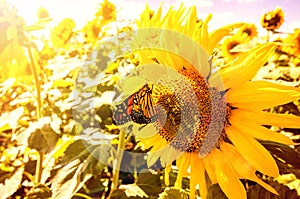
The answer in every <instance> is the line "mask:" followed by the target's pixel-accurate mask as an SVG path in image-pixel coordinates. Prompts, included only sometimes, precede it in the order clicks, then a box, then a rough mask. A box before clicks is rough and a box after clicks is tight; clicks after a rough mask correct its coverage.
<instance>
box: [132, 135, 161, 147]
mask: <svg viewBox="0 0 300 199" xmlns="http://www.w3.org/2000/svg"><path fill="white" fill-rule="evenodd" d="M139 141H140V142H139V143H138V145H139V146H143V147H144V148H145V149H148V148H150V147H152V146H153V145H154V144H156V143H161V142H162V143H163V142H164V140H163V139H162V138H161V137H160V135H159V134H156V135H154V136H153V137H149V138H146V139H143V138H139Z"/></svg>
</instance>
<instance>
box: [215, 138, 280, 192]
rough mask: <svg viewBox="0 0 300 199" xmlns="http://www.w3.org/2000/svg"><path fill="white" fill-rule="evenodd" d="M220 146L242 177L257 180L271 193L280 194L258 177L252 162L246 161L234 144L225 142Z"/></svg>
mask: <svg viewBox="0 0 300 199" xmlns="http://www.w3.org/2000/svg"><path fill="white" fill-rule="evenodd" d="M220 147H221V150H222V151H223V152H224V155H226V157H227V158H228V159H229V160H231V165H232V166H233V169H234V170H235V171H236V172H237V173H238V175H239V177H240V178H245V179H249V180H252V181H254V182H257V183H259V184H260V185H261V186H262V187H264V188H265V189H267V190H268V191H270V192H271V193H273V194H277V195H278V193H277V192H276V190H275V189H274V188H272V187H271V186H270V185H268V184H267V183H265V182H264V181H262V180H261V179H259V178H258V177H257V175H256V174H255V172H256V170H255V168H254V167H253V166H252V165H251V164H250V162H248V161H246V160H245V159H244V158H243V157H242V156H241V154H240V153H239V152H238V151H237V150H236V148H235V147H234V146H233V145H231V144H229V143H225V142H223V143H221V146H220Z"/></svg>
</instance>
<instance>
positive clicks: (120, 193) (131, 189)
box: [111, 184, 148, 199]
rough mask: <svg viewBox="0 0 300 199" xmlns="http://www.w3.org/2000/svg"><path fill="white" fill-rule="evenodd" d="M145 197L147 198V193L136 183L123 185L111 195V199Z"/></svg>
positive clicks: (137, 198)
mask: <svg viewBox="0 0 300 199" xmlns="http://www.w3.org/2000/svg"><path fill="white" fill-rule="evenodd" d="M144 197H145V198H147V197H148V196H147V194H146V193H145V192H144V191H143V190H142V189H141V188H140V187H139V186H137V185H136V184H129V185H121V186H120V187H119V189H117V190H115V191H114V192H113V193H112V195H111V199H125V198H131V199H139V198H144Z"/></svg>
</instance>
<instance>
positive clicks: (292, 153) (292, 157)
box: [259, 141, 300, 179]
mask: <svg viewBox="0 0 300 199" xmlns="http://www.w3.org/2000/svg"><path fill="white" fill-rule="evenodd" d="M259 142H260V143H261V144H262V145H263V146H264V147H265V148H266V149H267V150H268V151H269V152H270V153H271V155H272V156H273V157H274V159H275V161H276V163H277V165H278V167H279V173H280V174H288V173H293V174H294V175H295V176H296V177H297V178H298V179H300V153H299V151H297V150H296V149H295V148H291V147H289V146H287V145H284V144H280V143H276V142H270V141H259Z"/></svg>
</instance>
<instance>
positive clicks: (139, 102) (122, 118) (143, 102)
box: [113, 84, 157, 125]
mask: <svg viewBox="0 0 300 199" xmlns="http://www.w3.org/2000/svg"><path fill="white" fill-rule="evenodd" d="M156 117H157V116H156V111H155V109H154V104H153V97H152V90H151V88H150V86H149V85H148V84H145V85H144V86H143V87H142V88H141V89H140V90H138V91H137V92H135V93H133V94H132V95H130V96H129V97H127V98H126V99H125V100H124V101H123V102H122V103H121V104H119V105H117V106H116V111H115V113H114V115H113V119H114V122H115V124H116V125H122V124H125V123H127V122H130V121H133V122H135V123H137V124H149V123H151V122H154V121H155V120H156Z"/></svg>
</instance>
